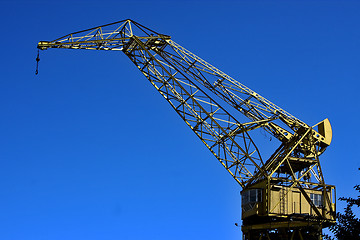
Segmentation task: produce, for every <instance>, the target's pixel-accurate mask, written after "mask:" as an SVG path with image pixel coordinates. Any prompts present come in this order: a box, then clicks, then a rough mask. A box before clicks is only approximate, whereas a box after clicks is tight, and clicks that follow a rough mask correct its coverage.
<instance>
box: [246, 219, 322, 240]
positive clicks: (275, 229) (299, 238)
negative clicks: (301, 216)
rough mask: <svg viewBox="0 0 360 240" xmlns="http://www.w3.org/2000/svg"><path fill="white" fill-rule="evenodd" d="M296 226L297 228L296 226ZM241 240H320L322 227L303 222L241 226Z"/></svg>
mask: <svg viewBox="0 0 360 240" xmlns="http://www.w3.org/2000/svg"><path fill="white" fill-rule="evenodd" d="M296 225H297V226H296ZM242 231H243V240H322V239H323V238H322V227H321V225H319V224H309V223H305V222H298V223H296V222H292V223H291V224H289V222H283V223H280V222H277V223H275V224H274V223H267V224H259V225H250V226H242Z"/></svg>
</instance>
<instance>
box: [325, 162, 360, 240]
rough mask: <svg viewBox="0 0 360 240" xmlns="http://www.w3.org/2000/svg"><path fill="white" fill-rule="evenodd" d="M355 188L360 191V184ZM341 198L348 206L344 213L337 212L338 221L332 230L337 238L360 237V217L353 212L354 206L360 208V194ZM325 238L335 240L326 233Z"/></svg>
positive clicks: (342, 239)
mask: <svg viewBox="0 0 360 240" xmlns="http://www.w3.org/2000/svg"><path fill="white" fill-rule="evenodd" d="M359 170H360V169H359ZM354 188H355V190H356V191H358V192H359V193H360V185H356V186H355V187H354ZM339 200H340V201H345V202H346V203H347V206H346V208H345V209H344V213H340V212H338V213H337V214H336V217H337V222H336V224H335V225H333V226H331V227H330V231H331V232H332V233H333V234H334V237H335V239H338V240H345V239H346V240H358V239H360V219H359V218H357V217H356V216H355V214H354V212H353V207H354V206H355V207H358V208H360V195H359V196H358V197H357V198H351V197H348V198H344V197H342V198H340V199H339ZM324 239H327V240H333V239H334V238H333V237H330V236H328V235H325V236H324Z"/></svg>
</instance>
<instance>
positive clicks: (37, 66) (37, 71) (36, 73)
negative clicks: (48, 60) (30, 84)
mask: <svg viewBox="0 0 360 240" xmlns="http://www.w3.org/2000/svg"><path fill="white" fill-rule="evenodd" d="M39 61H40V57H39V49H38V53H37V57H36V71H35V75H38V73H39Z"/></svg>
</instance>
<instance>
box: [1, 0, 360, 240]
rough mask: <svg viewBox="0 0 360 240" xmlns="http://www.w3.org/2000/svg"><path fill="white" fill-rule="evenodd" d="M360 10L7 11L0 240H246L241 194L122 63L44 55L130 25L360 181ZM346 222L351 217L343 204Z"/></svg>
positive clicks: (146, 7) (270, 4) (337, 175)
mask: <svg viewBox="0 0 360 240" xmlns="http://www.w3.org/2000/svg"><path fill="white" fill-rule="evenodd" d="M359 12H360V1H194V2H192V1H161V0H160V1H106V0H104V1H40V0H39V1H16V0H15V1H4V0H2V1H1V8H0V19H1V23H2V26H1V31H2V37H1V40H0V41H1V46H2V49H1V50H2V51H1V60H0V61H1V63H0V70H1V77H0V98H1V100H0V109H1V118H0V133H1V135H0V136H1V137H0V146H1V147H0V160H1V167H0V189H1V191H0V229H1V230H0V239H2V240H45V239H46V240H47V239H51V240H64V239H67V240H79V239H86V240H115V239H117V240H118V239H121V240H143V239H156V240H157V239H159V240H161V239H175V240H176V239H207V240H213V239H214V240H215V239H240V238H241V231H240V229H239V228H237V227H235V226H234V223H235V222H240V195H239V191H240V190H241V189H240V186H238V185H237V184H236V182H235V181H234V180H233V179H232V178H231V176H230V175H229V174H228V173H227V172H226V171H225V170H224V169H223V167H222V166H221V165H220V164H219V163H218V162H217V160H216V159H215V158H214V157H213V156H212V155H211V153H210V152H209V151H208V150H207V149H206V147H205V146H204V145H203V144H202V143H201V142H200V140H198V139H197V137H196V136H195V135H194V134H193V133H192V132H191V130H190V129H189V128H188V127H187V126H186V125H185V124H184V123H183V122H182V120H181V119H180V118H179V117H178V116H177V114H176V113H175V112H174V111H173V110H172V109H171V107H170V106H169V105H168V104H167V102H166V101H165V100H164V99H162V97H161V96H160V94H158V93H157V92H156V90H155V89H153V87H152V86H151V85H150V84H149V82H148V81H147V80H146V79H145V78H144V77H143V76H142V74H141V73H140V72H139V71H138V70H137V69H136V68H135V66H133V65H132V63H131V62H130V61H129V60H128V59H127V57H126V56H125V55H123V54H122V53H121V52H96V51H75V50H73V51H71V50H61V49H50V50H47V51H43V52H41V55H40V58H41V61H40V66H39V71H40V73H39V75H38V76H35V75H34V72H35V58H36V51H37V50H36V45H37V42H38V41H40V40H53V39H55V38H57V37H60V36H62V35H65V34H67V33H70V32H73V31H77V30H82V29H85V28H89V27H93V26H97V25H101V24H106V23H111V22H114V21H118V20H123V19H126V18H131V19H134V20H135V21H138V22H139V23H142V24H143V25H145V26H148V27H150V28H152V29H154V30H155V31H158V32H161V33H164V34H169V35H171V36H172V37H173V39H174V40H175V41H176V42H178V43H179V44H181V45H182V46H184V47H186V48H187V49H189V50H190V51H192V52H194V53H195V54H197V55H198V56H200V57H202V58H204V59H205V60H207V61H208V62H210V63H212V64H213V65H215V66H216V67H218V68H219V69H221V70H223V71H224V72H226V73H227V74H229V75H230V76H232V77H234V78H236V79H237V80H239V81H240V82H242V83H244V84H245V85H246V86H248V87H250V88H252V89H253V90H255V91H257V92H258V93H260V94H262V95H263V96H264V97H266V98H268V99H269V100H271V101H272V102H274V103H276V104H278V105H279V106H281V107H282V108H284V109H285V110H287V111H288V112H290V113H292V114H293V115H295V116H297V117H298V118H300V119H301V120H303V121H304V122H306V123H308V124H310V125H313V124H316V123H318V122H319V121H321V120H323V119H324V118H329V119H330V121H331V123H332V127H333V133H334V135H333V142H332V145H331V146H330V147H329V148H328V149H327V151H326V152H325V153H324V154H323V155H322V158H321V160H322V167H323V172H324V175H325V179H326V181H327V183H328V184H335V185H336V186H337V195H338V196H354V195H355V192H354V191H353V186H354V185H355V184H359V183H360V179H359V171H358V170H357V168H358V167H360V163H359V150H358V149H359V128H358V125H359V124H358V121H359V118H360V114H359V110H360V109H359V103H360V102H359V97H358V95H359V86H360V83H359V79H360V68H359V65H360V31H359V25H360V14H359ZM338 206H339V207H338V209H341V208H342V207H343V204H339V205H338Z"/></svg>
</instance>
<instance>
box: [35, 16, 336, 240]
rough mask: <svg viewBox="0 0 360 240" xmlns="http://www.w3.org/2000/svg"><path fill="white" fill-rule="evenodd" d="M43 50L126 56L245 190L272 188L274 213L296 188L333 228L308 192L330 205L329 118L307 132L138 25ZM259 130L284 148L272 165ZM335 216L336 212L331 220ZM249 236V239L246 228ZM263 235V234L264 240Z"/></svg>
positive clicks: (98, 31) (104, 29) (64, 40)
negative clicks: (326, 168) (325, 164)
mask: <svg viewBox="0 0 360 240" xmlns="http://www.w3.org/2000/svg"><path fill="white" fill-rule="evenodd" d="M38 48H39V49H41V50H45V49H48V48H66V49H90V50H112V51H115V50H118V51H122V52H123V53H125V55H126V56H128V57H129V59H130V60H131V61H132V62H133V63H134V64H135V65H136V66H137V68H138V69H139V70H140V71H141V72H142V73H143V75H144V76H145V77H146V78H147V79H148V80H149V81H150V83H151V84H152V85H153V86H154V87H155V88H156V90H157V91H158V92H159V93H160V94H161V95H162V96H163V97H164V98H165V99H166V100H167V101H168V102H169V104H170V105H171V106H172V108H173V109H174V110H175V111H176V112H177V113H178V114H179V116H180V117H181V118H182V119H183V120H184V121H185V123H186V124H187V125H188V126H189V127H190V128H191V130H192V131H193V132H194V133H195V134H196V135H197V136H198V137H199V138H200V140H201V141H202V142H203V143H204V144H205V145H206V147H207V148H208V149H209V150H210V151H211V152H212V154H213V155H214V156H215V157H216V158H217V159H218V161H219V162H220V163H221V164H222V165H223V166H224V167H225V169H226V170H227V171H228V172H229V173H230V174H231V175H232V176H233V178H234V179H235V180H236V181H237V182H238V183H239V184H240V185H241V187H242V188H243V189H248V188H251V186H254V185H256V184H258V183H260V182H262V181H266V182H267V184H265V185H266V187H264V186H263V187H260V188H264V191H265V192H264V196H265V199H264V202H265V205H266V209H267V211H268V214H270V213H271V211H273V210H274V209H276V208H277V207H278V206H281V204H282V201H285V200H284V199H285V198H286V196H287V195H288V193H289V192H291V191H292V189H294V188H296V189H299V190H300V191H301V193H302V195H303V196H304V198H305V199H306V201H307V202H308V204H309V205H310V207H311V209H312V210H313V211H314V212H315V216H316V217H315V218H316V219H317V220H316V224H320V225H321V224H323V223H328V222H331V221H334V218H331V219H330V220H329V219H328V218H327V217H325V215H326V213H324V211H323V212H322V211H321V210H319V208H318V207H317V206H315V204H314V203H313V201H312V199H311V198H310V196H309V193H308V192H307V191H308V189H313V190H317V191H318V190H319V189H320V191H322V192H323V196H324V201H325V202H326V203H324V204H325V205H326V206H332V205H331V204H332V200H331V199H330V198H331V197H329V195H328V194H327V192H328V191H332V189H333V186H329V185H325V182H324V179H323V175H322V171H321V166H320V161H319V155H321V154H322V153H323V152H324V150H325V149H326V147H327V146H329V145H330V142H331V138H332V135H331V126H330V123H329V121H328V120H327V119H325V120H324V121H322V122H320V123H319V124H317V125H315V126H309V125H307V124H306V123H304V122H302V121H301V120H299V119H297V118H296V117H294V116H293V115H291V114H289V113H288V112H286V111H285V110H283V109H281V108H280V107H278V106H277V105H275V104H273V103H272V102H270V101H269V100H267V99H265V98H264V97H262V96H260V95H259V94H258V93H256V92H255V91H253V90H251V89H249V88H248V87H246V86H244V85H243V84H241V83H240V82H238V81H236V80H235V79H233V78H231V77H230V76H228V75H226V74H225V73H223V72H222V71H220V70H219V69H217V68H215V67H214V66H212V65H211V64H209V63H207V62H206V61H204V60H203V59H201V58H199V57H198V56H196V55H195V54H193V53H191V52H190V51H188V50H186V49H185V48H183V47H182V46H180V45H179V44H177V43H175V42H174V41H173V40H171V37H170V36H168V35H163V34H159V33H157V32H155V31H153V30H150V29H149V28H147V27H145V26H143V25H141V24H139V23H137V22H134V21H132V20H124V21H119V22H115V23H112V24H107V25H103V26H99V27H95V28H91V29H87V30H83V31H79V32H74V33H71V34H68V35H65V36H63V37H61V38H58V39H56V40H54V41H41V42H39V44H38ZM225 105H226V106H225ZM229 109H231V110H229ZM238 115H241V116H244V119H247V121H240V120H239V117H235V116H238ZM315 127H317V128H318V130H317V131H316V130H315V129H314V128H315ZM258 128H261V129H263V130H265V131H266V132H268V133H269V134H271V135H272V136H273V137H275V138H277V139H278V140H279V141H280V146H279V147H278V149H277V150H276V151H275V152H274V153H273V154H272V156H270V157H269V158H268V159H266V161H265V160H264V159H262V156H261V154H260V151H259V149H258V147H257V146H256V145H255V143H254V141H253V140H252V138H251V137H250V132H251V131H253V130H255V129H258ZM275 185H276V186H281V187H286V191H287V192H286V194H284V196H283V197H281V198H280V199H279V200H278V201H277V203H275V204H273V203H271V202H270V201H273V200H271V197H270V195H269V194H270V193H269V191H270V186H275ZM271 208H272V209H271ZM334 210H335V209H334V208H332V207H330V212H331V214H333V212H334ZM326 211H329V210H328V209H327V210H326ZM280 215H281V214H280ZM285 215H286V214H285ZM269 216H270V215H269ZM280 222H281V221H280ZM245 225H246V224H245ZM248 225H251V226H252V225H253V224H252V223H251V224H248ZM264 226H265V225H264ZM244 229H245V230H244ZM244 229H243V230H244V231H245V232H246V231H247V230H246V226H245V228H244ZM264 229H267V228H266V227H264ZM267 230H268V229H267ZM265 232H266V231H265ZM265 232H261V233H259V234H260V235H261V236H266V234H268V232H266V233H265ZM293 232H294V231H293ZM293 232H292V233H291V234H295V232H294V233H293ZM245 235H246V234H245ZM260 235H259V236H260ZM300 235H301V233H300ZM267 236H269V235H267ZM260 238H261V237H260ZM247 239H255V238H251V237H247ZM294 239H295V238H294Z"/></svg>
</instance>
